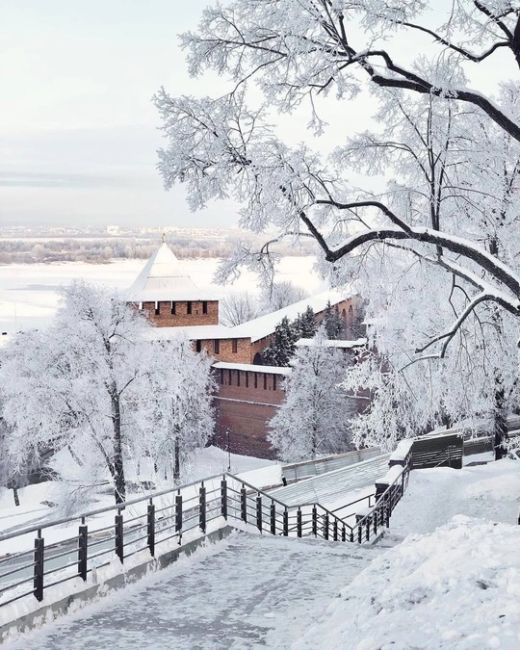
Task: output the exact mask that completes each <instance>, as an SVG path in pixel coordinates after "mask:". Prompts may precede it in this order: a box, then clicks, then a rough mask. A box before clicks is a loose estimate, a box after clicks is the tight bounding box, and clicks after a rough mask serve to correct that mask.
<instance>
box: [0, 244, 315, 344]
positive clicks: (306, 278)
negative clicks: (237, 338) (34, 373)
mask: <svg viewBox="0 0 520 650" xmlns="http://www.w3.org/2000/svg"><path fill="white" fill-rule="evenodd" d="M145 263H146V260H114V261H112V262H110V263H107V264H89V263H87V262H53V263H51V264H10V265H5V266H0V331H6V332H9V333H11V332H14V331H18V330H20V329H27V328H30V327H42V326H44V325H46V324H47V323H49V321H50V320H51V319H52V317H53V315H54V314H55V312H56V309H57V307H58V305H59V302H60V298H61V288H62V287H63V286H66V285H68V284H70V283H71V282H72V281H73V280H80V279H81V280H85V281H87V282H92V283H95V284H99V285H103V286H105V287H109V288H114V289H118V290H124V289H127V288H128V287H129V286H130V285H131V284H132V282H133V281H134V280H135V278H136V277H137V275H138V273H139V272H140V271H141V269H142V268H143V266H144V265H145ZM218 263H219V260H218V259H210V258H207V259H206V258H204V259H186V260H182V264H183V266H184V267H185V269H186V272H187V273H188V274H189V275H190V276H191V277H192V278H193V281H194V282H195V283H196V284H197V285H198V286H200V287H201V288H213V289H214V291H215V293H216V294H217V295H224V294H225V293H227V292H229V291H237V290H247V291H251V290H254V288H255V287H256V286H257V283H258V280H257V278H256V276H254V275H253V274H252V273H250V272H244V273H243V274H242V276H241V277H240V279H239V280H237V282H236V283H235V284H233V285H226V286H225V287H222V286H215V285H213V284H212V282H213V276H214V273H215V270H216V268H217V265H218ZM313 266H314V258H312V257H285V258H283V259H282V260H281V261H280V265H279V268H278V272H277V276H276V279H277V281H278V282H281V281H284V280H287V281H290V282H292V283H293V284H295V285H297V286H300V287H302V288H304V289H305V290H306V291H308V292H309V293H317V292H318V291H322V290H323V289H326V288H327V287H326V285H325V283H324V282H323V281H322V280H321V279H320V278H319V276H318V274H317V273H316V272H315V271H314V270H313Z"/></svg>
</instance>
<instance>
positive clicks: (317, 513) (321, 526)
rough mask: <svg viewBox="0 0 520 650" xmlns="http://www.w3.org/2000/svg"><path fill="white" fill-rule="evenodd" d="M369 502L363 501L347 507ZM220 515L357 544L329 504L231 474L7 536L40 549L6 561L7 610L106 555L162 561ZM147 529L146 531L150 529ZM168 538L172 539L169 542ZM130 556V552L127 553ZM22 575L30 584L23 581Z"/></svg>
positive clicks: (270, 529) (79, 574)
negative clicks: (166, 545)
mask: <svg viewBox="0 0 520 650" xmlns="http://www.w3.org/2000/svg"><path fill="white" fill-rule="evenodd" d="M216 480H220V484H219V485H218V487H215V486H214V484H212V483H211V482H212V481H216ZM195 486H198V488H199V489H198V494H196V495H194V496H191V493H188V494H187V495H186V497H187V498H184V494H185V490H186V488H193V487H195ZM206 486H208V488H209V489H208V488H207V487H206ZM228 489H229V492H228ZM165 495H171V496H172V497H173V502H172V504H171V505H168V506H167V507H160V508H157V510H156V509H155V502H154V499H159V498H160V497H163V496H165ZM364 498H365V499H366V498H370V497H364ZM362 500H363V499H357V500H355V501H354V502H352V503H351V504H346V505H345V506H343V508H346V507H348V506H351V505H354V504H356V503H359V502H360V501H362ZM137 504H147V509H146V512H145V513H144V514H141V515H133V513H129V514H130V517H129V519H127V520H125V519H124V516H123V513H124V511H125V509H126V508H127V507H129V506H133V505H137ZM164 510H170V512H171V514H170V515H168V516H166V517H163V516H159V515H160V514H161V512H162V511H164ZM337 510H339V509H336V511H337ZM110 512H112V513H114V515H115V517H114V523H113V524H111V525H108V526H104V527H102V528H99V529H94V530H89V527H88V523H87V522H88V519H89V518H90V517H94V516H96V515H99V514H103V513H110ZM221 517H222V518H223V519H224V520H226V519H228V518H231V519H237V520H242V521H243V522H245V523H249V524H251V525H255V524H256V526H257V528H258V529H259V531H260V532H264V531H265V532H266V533H271V534H275V535H284V536H297V537H302V536H304V535H305V536H308V535H314V536H316V537H322V538H324V539H326V540H331V541H332V540H334V541H347V540H348V541H354V531H355V526H354V527H353V526H351V525H350V524H349V523H348V522H347V521H345V520H344V519H341V517H339V516H338V515H337V514H336V513H335V512H333V511H331V510H329V509H328V508H326V507H325V506H323V505H322V504H320V503H317V502H310V503H303V504H286V503H284V502H283V501H281V500H279V499H277V498H276V497H275V496H273V495H271V494H269V493H267V492H265V491H263V490H261V489H258V488H257V487H255V486H254V485H252V484H251V483H249V482H247V481H244V480H243V479H241V478H239V477H237V476H235V475H233V474H230V473H229V472H225V473H223V474H215V475H213V476H210V477H207V478H204V479H202V480H197V481H192V482H191V483H187V484H185V485H181V486H176V487H174V488H169V489H166V490H159V491H155V492H152V493H148V494H146V495H143V496H141V497H136V498H134V499H131V500H129V501H126V502H123V503H119V504H115V505H113V506H106V507H103V508H97V509H95V510H90V511H88V512H84V513H79V514H77V515H74V516H72V517H62V518H60V519H55V520H52V521H48V522H46V523H42V524H39V525H34V526H28V527H26V528H22V529H20V530H18V531H12V532H10V533H7V534H4V535H1V536H0V542H3V541H5V540H10V539H14V538H17V537H18V538H19V537H22V536H25V535H29V534H31V533H34V534H35V539H34V549H33V551H23V552H21V553H14V554H12V555H10V556H6V557H5V558H4V561H5V563H6V565H7V566H5V568H6V569H7V571H4V572H3V573H2V572H1V571H0V593H2V592H3V594H5V595H6V596H11V595H13V597H12V598H9V600H6V601H4V602H3V603H1V602H0V607H2V606H3V605H5V604H7V603H10V602H13V601H14V600H18V599H20V598H25V597H27V596H30V595H31V594H32V595H33V596H34V597H35V598H36V599H37V600H39V601H41V600H42V599H43V597H44V591H45V589H47V588H48V587H51V586H53V585H56V584H60V583H61V582H64V581H66V580H70V579H72V578H80V579H83V580H86V579H87V574H88V573H89V572H90V571H91V570H92V568H93V566H92V564H91V563H92V562H93V561H95V560H97V558H100V557H102V556H110V555H112V556H114V557H118V558H119V560H120V561H121V563H124V561H125V558H128V557H129V556H131V555H134V554H135V553H138V552H140V551H145V550H146V549H148V550H149V552H150V554H151V556H152V557H155V545H156V544H161V543H163V542H166V541H167V540H169V539H172V538H175V537H177V538H178V540H179V544H180V543H181V540H182V535H183V534H184V533H186V532H187V531H189V530H193V529H195V528H197V527H198V528H200V530H201V532H202V533H203V534H205V533H206V526H207V524H208V523H209V522H212V521H214V520H216V519H219V518H221ZM143 519H145V522H144V523H143V524H139V523H138V521H139V520H143ZM73 522H78V524H79V530H78V535H77V536H73V537H68V538H67V540H65V541H64V540H59V541H57V542H52V543H50V544H48V545H45V542H44V535H43V534H42V533H44V532H45V531H46V530H47V529H49V528H51V527H53V526H58V525H62V524H67V523H73ZM136 524H137V525H136ZM164 524H166V525H164ZM145 528H146V532H144V531H143V529H145ZM105 531H106V532H107V535H106V536H105V535H102V536H100V538H99V539H95V540H94V541H93V540H92V535H93V534H98V535H99V533H103V532H105ZM141 531H143V532H141ZM136 533H137V536H136V535H135V534H136ZM165 533H166V536H164V534H165ZM69 534H70V533H69ZM66 544H70V545H71V546H70V548H69V549H67V548H66ZM103 544H106V545H107V548H103V546H102V545H103ZM51 549H52V550H54V553H53V554H52V555H49V551H51ZM127 550H128V551H129V552H126V551H127ZM92 551H94V553H92ZM31 552H32V553H34V555H33V559H34V561H33V562H32V563H28V562H27V561H25V562H23V563H22V564H21V566H14V567H13V563H14V564H15V565H16V563H17V562H19V561H20V559H21V558H23V557H25V556H27V555H28V554H29V553H31ZM111 561H112V560H111V559H109V558H108V557H107V561H106V562H105V563H104V564H102V565H101V566H105V565H106V564H109V563H110V562H111ZM89 565H90V566H89ZM97 566H99V565H97ZM72 567H76V571H75V572H74V573H73V574H72V575H70V569H71V568H72ZM66 569H67V570H69V575H66V576H63V574H62V573H61V572H63V571H64V570H66ZM27 572H30V577H29V576H28V577H27V578H26V577H25V576H26V575H27ZM16 574H19V577H20V578H23V579H20V580H16ZM10 576H13V577H14V579H15V582H14V583H11V584H7V585H5V586H4V585H2V582H1V581H3V580H5V578H7V577H10ZM48 576H53V577H54V578H56V579H55V580H52V578H51V581H50V582H47V581H46V580H47V578H48ZM31 580H33V581H34V583H33V584H34V589H33V590H32V591H31V592H24V593H20V594H17V593H16V589H17V588H18V586H20V585H22V584H24V583H25V582H30V581H31ZM13 589H14V590H15V592H14V594H12V592H11V590H13ZM3 594H2V595H3Z"/></svg>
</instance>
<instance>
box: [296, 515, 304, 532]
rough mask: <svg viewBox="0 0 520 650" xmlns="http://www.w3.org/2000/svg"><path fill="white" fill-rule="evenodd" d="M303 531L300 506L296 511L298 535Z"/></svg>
mask: <svg viewBox="0 0 520 650" xmlns="http://www.w3.org/2000/svg"><path fill="white" fill-rule="evenodd" d="M302 533H303V524H302V509H301V508H298V510H297V511H296V534H297V535H298V537H301V536H302Z"/></svg>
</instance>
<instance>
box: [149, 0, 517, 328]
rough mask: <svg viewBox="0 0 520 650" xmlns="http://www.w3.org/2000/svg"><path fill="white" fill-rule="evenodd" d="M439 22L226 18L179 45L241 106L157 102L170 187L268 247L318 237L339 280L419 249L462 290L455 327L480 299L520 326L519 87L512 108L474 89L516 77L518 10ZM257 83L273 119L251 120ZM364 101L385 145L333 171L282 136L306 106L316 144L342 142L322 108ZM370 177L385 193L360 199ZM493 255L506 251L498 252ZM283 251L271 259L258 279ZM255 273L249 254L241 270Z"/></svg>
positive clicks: (400, 6) (320, 11) (235, 5)
mask: <svg viewBox="0 0 520 650" xmlns="http://www.w3.org/2000/svg"><path fill="white" fill-rule="evenodd" d="M432 7H433V8H435V9H437V6H436V5H434V4H433V2H430V3H428V2H417V1H416V0H388V1H387V2H384V3H379V2H373V1H372V0H359V1H355V2H354V1H350V0H341V1H337V2H336V1H331V0H298V1H297V2H294V1H293V0H266V1H265V2H258V1H257V0H232V1H231V2H230V3H228V4H226V5H224V6H223V5H220V4H214V5H213V6H212V7H210V8H209V9H207V10H206V11H205V12H204V14H203V16H202V20H201V22H200V25H199V28H198V30H197V31H196V32H193V33H188V34H184V35H183V36H182V44H183V46H184V48H185V49H186V51H187V54H188V61H189V65H190V70H191V72H192V73H193V74H194V75H198V74H201V73H203V72H204V71H205V70H207V69H208V68H209V69H213V70H216V71H217V72H218V74H219V75H220V76H221V77H222V79H225V78H226V77H227V78H228V80H229V84H230V88H229V92H228V93H227V94H224V95H222V96H221V97H219V98H216V99H213V98H209V97H203V98H193V97H178V98H175V97H170V96H169V95H168V94H167V93H166V92H165V91H161V92H160V93H159V94H158V95H157V97H156V104H157V107H158V108H159V111H160V113H161V116H162V120H163V131H164V135H165V137H166V140H167V146H166V147H165V148H164V149H163V150H162V151H161V152H160V164H159V167H160V170H161V172H162V175H163V178H164V181H165V185H166V187H167V188H169V187H171V186H172V185H173V184H174V183H177V182H182V183H184V184H185V185H186V186H187V190H188V191H187V194H188V199H189V201H190V204H191V207H192V208H193V209H199V208H201V207H204V206H205V205H206V204H207V203H208V202H209V201H211V200H214V199H221V198H232V199H234V200H236V201H237V202H238V203H240V205H241V206H242V209H241V225H242V226H244V227H247V228H249V229H251V230H253V231H255V232H257V233H258V232H264V231H266V232H267V231H269V233H270V235H269V237H266V239H267V238H269V240H275V241H276V240H279V239H281V238H283V237H286V236H288V235H289V233H290V235H291V237H299V236H301V235H305V236H307V237H308V236H309V235H310V236H311V237H313V238H314V239H315V241H316V243H317V245H318V247H319V249H320V250H321V253H322V257H323V258H325V260H327V261H328V262H331V263H332V265H333V266H334V268H335V269H337V268H340V267H341V265H342V264H343V263H345V264H347V261H346V260H347V258H348V259H356V258H358V259H359V260H361V261H362V262H363V263H365V262H366V260H370V259H371V258H372V257H374V256H377V255H379V253H376V252H375V251H377V250H379V251H383V252H384V251H386V252H387V253H388V251H390V250H392V251H394V253H395V251H397V250H398V249H399V250H401V251H402V254H403V255H405V254H406V253H405V249H409V250H411V251H413V252H414V253H417V255H416V256H415V257H414V261H413V262H412V264H422V263H423V262H424V263H425V264H427V265H429V266H431V265H432V262H433V263H434V264H437V266H438V267H441V268H442V269H443V272H444V273H445V271H446V270H449V273H448V275H449V274H450V273H451V274H453V275H456V276H457V277H458V278H459V284H460V286H459V288H458V289H457V290H456V292H455V293H456V295H457V299H455V298H454V297H453V292H452V294H450V296H449V301H450V304H451V303H453V305H455V304H456V306H455V307H454V309H455V311H456V313H457V314H461V313H465V311H464V310H465V309H466V308H467V306H468V304H469V303H470V302H471V301H473V300H475V299H476V297H477V296H483V297H482V298H479V299H478V302H477V303H476V305H477V306H479V309H480V305H481V303H487V302H489V303H492V304H493V305H495V306H496V305H498V306H500V307H501V308H503V309H505V310H506V311H507V312H509V313H510V314H513V315H515V316H517V315H518V312H519V306H520V280H519V269H518V264H517V263H516V261H515V260H517V259H520V254H519V252H518V250H517V248H516V244H514V242H515V241H516V239H515V236H514V235H513V234H512V233H514V232H515V227H516V226H517V225H519V226H520V224H519V223H518V222H517V221H516V219H517V218H516V216H515V214H514V209H513V207H512V206H513V205H514V199H513V197H516V196H517V195H516V192H517V189H518V187H517V186H518V180H517V178H518V173H517V170H518V166H517V164H516V162H518V160H519V159H520V88H519V87H518V82H517V81H516V80H515V79H513V80H508V79H507V78H506V79H504V82H505V83H504V84H503V86H502V90H501V91H500V93H497V95H496V96H492V95H487V94H486V93H483V92H479V91H478V90H474V89H471V88H470V87H469V84H468V81H467V76H466V73H465V70H466V69H475V66H483V65H489V62H491V61H494V60H497V61H498V60H500V61H503V58H504V54H507V55H509V56H510V57H511V61H512V65H511V70H512V71H513V72H512V74H513V75H514V74H515V73H516V71H517V70H518V68H519V66H520V26H519V25H520V22H519V21H520V6H518V4H517V3H515V2H507V1H506V0H500V1H499V0H458V1H457V2H456V3H454V4H453V7H452V11H451V13H449V12H448V13H447V14H446V16H444V17H443V18H442V19H441V18H439V14H438V13H434V12H429V11H428V9H431V8H432ZM432 16H433V17H435V20H437V24H435V23H434V22H432ZM411 34H413V36H414V38H413V41H412V42H413V43H414V44H417V45H416V47H417V52H416V56H407V59H406V60H404V52H403V50H402V49H400V44H401V43H402V42H403V40H404V39H410V35H411ZM423 42H424V45H425V48H424V49H423V48H422V46H421V43H423ZM408 45H409V44H408ZM499 52H502V53H503V54H502V57H501V58H500V59H498V53H499ZM428 53H432V54H431V56H430V59H428ZM400 59H403V62H401V61H400ZM469 66H472V68H469ZM252 83H255V84H256V86H257V88H258V89H259V91H260V93H261V95H262V98H263V99H262V109H256V110H253V109H251V108H249V106H248V99H251V93H250V92H249V89H250V87H251V84H252ZM363 88H365V89H367V90H368V91H369V97H370V98H371V99H369V101H371V102H372V106H373V107H374V118H375V122H376V124H377V126H378V128H379V129H380V130H382V131H383V132H385V134H386V135H385V137H380V136H379V134H374V133H369V134H357V135H355V134H354V133H352V136H351V137H350V138H349V140H348V141H347V142H341V137H340V141H339V142H338V147H337V148H336V150H335V151H333V152H332V153H330V154H329V155H327V156H323V155H322V154H319V153H317V152H316V151H314V150H313V149H312V148H311V144H310V143H311V140H310V138H309V139H307V141H306V142H305V143H304V144H301V145H298V146H289V145H287V144H286V143H285V142H284V141H283V139H282V138H281V137H280V133H279V130H278V129H277V127H276V125H273V124H272V121H273V118H274V119H276V118H275V117H274V116H276V115H277V114H278V113H286V112H289V113H290V112H292V111H294V110H296V109H298V110H300V109H302V110H305V108H306V107H307V106H308V107H309V112H310V122H309V128H310V129H312V130H313V132H314V134H315V135H316V136H318V137H319V136H320V135H322V133H323V131H324V130H325V129H327V128H331V129H332V128H334V127H333V126H331V127H328V125H326V124H325V122H324V120H322V118H321V114H320V110H321V109H320V106H322V104H320V98H321V97H324V96H328V97H329V99H328V101H329V100H330V101H332V97H331V94H332V93H331V91H332V90H333V89H334V90H335V91H336V100H337V101H338V102H339V103H340V105H341V103H342V102H355V101H356V95H357V94H358V92H359V91H360V90H361V89H363ZM364 97H365V98H364V101H366V95H365V96H364ZM377 111H379V112H377ZM348 126H349V127H350V128H351V129H352V130H354V129H355V128H356V124H351V125H348ZM341 127H342V128H341V130H338V133H340V132H341V133H344V131H345V123H343V124H341ZM405 131H406V134H407V135H406V137H405V138H404V139H402V133H403V132H405ZM510 160H511V162H510ZM515 161H516V162H515ZM360 170H362V171H364V172H365V173H367V174H379V175H381V176H385V177H386V180H387V184H386V189H385V190H383V191H382V192H380V193H379V194H377V195H376V194H373V193H371V192H368V191H366V190H364V189H362V188H361V189H360V188H359V187H354V186H353V185H352V183H351V181H350V176H351V171H353V172H357V173H358V172H359V171H360ZM515 170H516V171H515ZM403 179H406V181H404V180H403ZM507 229H509V230H507ZM272 231H274V232H275V236H274V237H271V232H272ZM489 241H497V242H499V244H498V246H497V247H496V250H495V252H492V251H491V249H490V248H489V246H488V242H489ZM403 243H404V244H406V245H405V246H404V247H403V246H402V244H403ZM381 244H383V245H381ZM385 244H399V246H397V247H394V248H392V246H388V245H385ZM271 249H272V246H271V245H269V246H266V247H264V248H263V249H262V250H261V251H259V252H258V254H257V255H256V258H257V260H258V263H259V266H265V258H266V256H267V257H269V256H270V254H271ZM354 253H355V254H354ZM387 253H383V254H387ZM395 254H397V253H395ZM253 258H254V255H252V254H251V251H248V254H247V255H246V256H245V257H244V255H243V254H242V255H238V254H237V255H236V256H235V258H234V259H235V260H236V261H237V263H238V262H239V260H244V259H247V260H248V261H247V263H248V264H250V263H251V260H252V259H253ZM400 263H402V262H400ZM270 268H271V266H270ZM263 272H264V275H265V269H264V271H263ZM443 277H445V276H443ZM450 277H451V276H450ZM459 299H460V300H459ZM457 301H458V302H457ZM467 303H468V304H467ZM474 313H475V310H474V309H471V310H470V311H469V312H468V316H467V317H466V318H464V319H462V320H461V321H460V322H459V325H458V326H457V327H466V326H467V323H468V318H469V315H470V314H474ZM457 322H458V321H457Z"/></svg>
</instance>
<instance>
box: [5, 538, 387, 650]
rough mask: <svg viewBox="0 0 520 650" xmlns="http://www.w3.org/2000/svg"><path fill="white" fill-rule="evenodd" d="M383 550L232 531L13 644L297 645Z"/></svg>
mask: <svg viewBox="0 0 520 650" xmlns="http://www.w3.org/2000/svg"><path fill="white" fill-rule="evenodd" d="M379 552H380V551H379V549H377V548H376V547H368V548H361V547H357V546H351V545H350V544H341V543H337V544H334V543H331V542H322V541H316V540H309V539H304V540H295V539H284V538H280V537H267V536H266V537H261V536H257V535H253V534H245V533H238V532H237V533H233V534H232V535H231V536H230V537H229V538H228V539H227V540H224V541H222V542H219V543H217V544H215V545H214V546H211V547H210V548H209V549H208V550H201V551H200V552H199V553H198V554H197V555H195V556H192V557H191V558H189V559H183V560H181V561H180V562H179V563H178V564H177V565H173V566H171V567H169V568H168V569H165V570H163V571H161V572H159V573H157V574H155V575H154V576H149V577H147V578H145V579H144V580H142V581H141V582H139V583H137V584H135V585H133V586H131V587H129V588H127V589H126V590H125V591H124V592H121V591H119V592H115V593H114V594H112V595H111V596H109V597H107V598H105V599H104V600H101V601H99V602H98V603H96V604H93V605H89V606H87V607H85V608H84V609H82V610H81V611H80V612H78V613H76V614H74V615H72V616H68V617H65V618H63V619H60V620H59V621H58V622H55V623H51V624H49V625H48V626H46V627H44V628H42V629H41V630H39V631H38V632H33V633H31V634H29V635H26V636H24V637H23V638H21V639H19V640H18V641H16V642H13V643H11V644H6V645H5V650H22V648H23V650H70V649H72V648H73V649H74V650H107V649H110V650H137V649H141V648H150V649H152V648H153V650H199V649H200V650H202V649H204V650H205V649H208V650H209V649H211V650H217V649H226V650H239V649H244V648H248V649H249V648H266V647H267V648H277V649H282V648H290V647H291V645H292V643H293V642H295V641H296V640H298V639H299V638H300V637H301V635H302V633H303V632H304V631H305V630H306V629H307V627H308V626H309V625H310V624H311V623H313V622H314V621H315V620H316V619H318V618H319V617H320V614H321V613H322V612H323V610H324V608H326V607H327V605H328V604H329V601H330V599H331V598H334V597H335V596H336V595H337V594H338V593H339V591H340V589H342V588H343V587H345V586H346V585H348V583H349V582H350V581H351V580H352V578H353V577H354V576H355V575H356V574H357V573H359V572H360V571H361V570H362V569H363V568H364V567H365V566H366V565H367V563H368V562H369V561H370V560H371V559H372V558H373V557H375V554H376V553H379Z"/></svg>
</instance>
